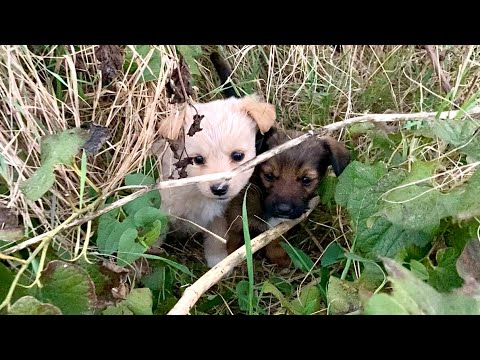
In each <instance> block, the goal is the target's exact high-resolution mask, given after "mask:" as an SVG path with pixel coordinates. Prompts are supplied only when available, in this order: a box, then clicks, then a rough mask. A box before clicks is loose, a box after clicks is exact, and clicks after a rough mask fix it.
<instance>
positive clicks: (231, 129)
mask: <svg viewBox="0 0 480 360" xmlns="http://www.w3.org/2000/svg"><path fill="white" fill-rule="evenodd" d="M194 106H195V108H196V109H197V111H198V114H200V115H204V118H203V119H202V121H201V125H200V127H201V128H202V130H201V131H199V132H197V133H196V134H194V135H193V136H189V135H188V134H187V133H188V130H189V128H190V126H191V125H192V123H193V116H194V115H195V114H196V112H195V109H194V108H193V107H191V106H188V105H187V107H186V108H185V110H184V111H182V112H180V113H178V114H174V115H172V116H171V117H168V118H166V119H164V120H162V123H161V125H160V133H161V135H162V136H163V137H164V138H169V139H178V138H179V137H180V136H181V130H182V128H183V131H184V133H185V149H186V152H187V154H188V156H190V157H195V156H199V155H200V156H203V158H204V159H205V163H204V164H203V165H196V164H194V165H189V166H187V168H186V171H187V173H188V176H189V177H192V176H198V175H204V174H212V173H216V172H223V171H230V170H233V169H234V168H236V167H237V166H239V165H241V164H243V163H245V162H246V161H248V160H251V159H252V158H254V157H255V135H256V132H257V130H258V129H260V131H262V132H266V131H268V130H269V129H270V127H272V125H273V124H274V121H275V107H274V106H273V105H271V104H267V103H265V102H262V101H260V100H259V98H258V97H256V96H248V97H244V98H240V99H237V98H229V99H222V100H215V101H211V102H208V103H199V104H194ZM159 147H160V148H161V146H158V144H157V148H159ZM234 151H237V152H243V153H244V154H245V157H244V159H243V160H242V161H240V162H235V161H233V160H232V158H231V154H232V152H234ZM185 156H187V155H185V154H184V155H183V157H185ZM177 161H178V160H177V159H175V158H174V157H173V152H172V151H171V150H170V149H168V150H167V152H166V153H165V155H164V157H163V161H162V174H163V179H166V178H168V177H169V176H170V175H171V174H172V171H173V170H174V169H175V167H174V166H173V164H174V163H175V162H177ZM252 173H253V169H251V170H249V171H245V172H243V173H241V174H239V175H237V176H236V177H234V178H232V179H231V180H230V181H228V192H227V193H226V194H225V195H223V196H221V197H219V196H216V195H214V194H213V193H212V191H211V190H210V186H211V185H213V184H218V183H220V181H214V182H204V183H198V184H194V185H190V186H184V187H177V188H172V189H165V190H162V191H161V197H162V209H163V210H165V211H166V212H168V213H169V214H171V215H175V216H177V217H181V218H186V219H188V220H190V221H193V222H194V223H196V224H198V225H200V226H202V227H205V228H207V229H209V230H211V231H213V232H215V233H217V234H218V235H220V236H224V235H225V234H220V233H218V231H219V229H220V228H223V227H222V226H217V227H216V228H217V229H216V228H215V224H212V221H213V219H214V218H216V217H217V218H222V217H223V214H224V211H225V209H226V206H227V205H228V203H229V201H230V200H231V199H232V198H233V197H235V196H236V195H237V194H238V193H239V192H240V190H241V189H242V188H243V187H244V186H245V185H246V184H247V183H248V180H249V179H250V176H251V175H252ZM174 177H175V178H178V176H177V174H176V172H175V173H174ZM171 220H172V221H171V224H172V225H173V226H174V227H176V228H177V229H183V230H188V224H187V223H186V222H184V221H181V222H178V221H175V218H173V217H172V218H171ZM195 230H198V228H197V229H195ZM204 249H205V258H206V260H207V265H208V266H209V267H212V266H214V265H216V263H218V262H219V261H220V260H222V259H223V258H224V257H225V256H227V251H226V247H225V245H224V244H222V243H221V242H219V241H218V240H216V239H215V238H214V237H211V236H208V235H207V236H206V239H205V243H204Z"/></svg>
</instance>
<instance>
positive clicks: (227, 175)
mask: <svg viewBox="0 0 480 360" xmlns="http://www.w3.org/2000/svg"><path fill="white" fill-rule="evenodd" d="M460 113H462V114H464V115H468V116H470V115H476V114H480V106H475V107H473V108H472V109H470V110H468V111H465V110H452V111H443V112H441V113H440V114H438V113H437V112H418V113H411V114H367V115H361V116H356V117H353V118H350V119H347V120H343V121H338V122H335V123H332V124H328V125H325V126H323V127H321V128H320V129H319V130H318V131H309V132H308V133H306V134H304V135H301V136H299V137H297V138H294V139H292V140H289V141H287V142H285V143H283V144H281V145H279V146H277V147H275V148H273V149H271V150H268V151H266V152H264V153H262V154H260V155H258V156H256V157H255V158H253V159H252V160H249V161H247V162H246V163H244V164H242V165H240V166H239V167H237V168H235V169H234V170H232V171H227V172H220V173H214V174H207V175H200V176H192V177H191V178H184V179H178V180H165V181H160V182H159V183H157V184H155V185H150V186H138V185H136V186H132V187H131V188H140V190H138V191H136V192H134V193H132V194H130V195H128V196H126V197H124V198H122V199H120V200H117V201H115V202H113V203H111V204H109V205H107V206H105V207H104V208H102V209H100V210H97V211H94V212H91V213H90V214H87V215H85V216H84V217H82V218H80V219H77V220H74V221H72V222H71V223H69V224H67V225H65V227H64V229H68V228H71V227H74V226H77V225H81V224H84V223H86V222H88V221H90V220H93V219H95V218H97V217H99V216H100V215H103V214H105V213H107V212H109V211H111V210H113V209H116V208H119V207H120V206H123V205H125V204H127V203H129V202H130V201H132V200H134V199H136V198H138V197H140V196H142V195H143V194H146V193H147V192H149V191H152V190H160V189H168V188H173V187H180V186H186V185H192V184H197V183H200V182H204V181H216V180H223V181H226V180H230V179H231V178H232V177H234V176H236V175H238V174H239V173H241V172H244V171H247V170H249V169H251V168H253V167H255V166H256V165H258V164H260V163H262V162H264V161H265V160H268V159H270V158H271V157H273V156H275V155H277V154H279V153H281V152H283V151H285V150H288V149H290V148H293V147H294V146H297V145H299V144H301V143H302V142H304V141H305V140H307V139H309V138H311V137H312V136H317V135H319V134H322V133H324V132H328V131H336V130H339V129H342V128H344V127H347V126H349V125H352V124H356V123H362V122H370V121H371V122H389V121H402V120H412V119H425V120H426V119H434V118H436V117H437V114H438V118H440V119H451V118H454V117H456V116H457V115H458V114H460ZM128 188H129V187H126V186H123V187H122V189H128ZM109 195H110V193H109V194H107V195H105V196H104V198H106V196H109ZM44 236H45V234H41V235H38V236H36V237H34V238H32V239H29V240H26V241H24V242H22V243H20V244H18V245H15V246H12V247H11V248H8V249H5V250H4V251H2V253H3V254H10V253H13V252H15V251H18V250H21V249H24V248H26V247H27V246H30V245H33V244H36V243H38V242H40V241H42V239H43V237H44Z"/></svg>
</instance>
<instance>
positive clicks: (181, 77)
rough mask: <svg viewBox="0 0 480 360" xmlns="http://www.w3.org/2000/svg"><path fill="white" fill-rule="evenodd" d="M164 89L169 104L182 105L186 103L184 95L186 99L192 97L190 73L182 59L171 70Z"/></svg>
mask: <svg viewBox="0 0 480 360" xmlns="http://www.w3.org/2000/svg"><path fill="white" fill-rule="evenodd" d="M165 88H166V90H167V95H168V97H169V98H170V103H171V104H178V103H183V102H185V101H187V99H186V98H185V95H187V97H188V96H192V95H193V89H192V86H191V85H190V71H189V70H188V67H187V65H186V63H185V60H183V57H181V58H180V61H179V63H178V66H177V67H176V68H175V69H174V70H173V73H172V75H171V76H170V79H169V80H168V82H167V84H166V86H165Z"/></svg>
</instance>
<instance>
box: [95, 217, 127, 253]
mask: <svg viewBox="0 0 480 360" xmlns="http://www.w3.org/2000/svg"><path fill="white" fill-rule="evenodd" d="M110 220H111V219H110ZM110 220H106V223H107V225H106V227H105V229H104V230H103V231H102V233H101V235H102V237H101V238H100V240H101V242H100V243H98V240H97V246H98V250H99V251H100V252H102V253H105V254H113V253H114V252H115V251H119V249H120V238H121V237H122V235H123V234H124V233H125V232H126V231H127V230H135V231H136V228H135V222H134V221H133V217H132V216H129V217H127V218H126V219H125V220H123V221H122V222H119V221H116V220H115V222H113V223H112V222H111V221H110ZM99 226H100V225H99ZM100 229H101V228H100ZM107 232H109V233H107ZM107 234H108V235H107ZM99 236H100V234H99Z"/></svg>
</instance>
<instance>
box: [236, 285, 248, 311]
mask: <svg viewBox="0 0 480 360" xmlns="http://www.w3.org/2000/svg"><path fill="white" fill-rule="evenodd" d="M235 292H236V294H237V299H238V306H239V307H240V310H242V311H248V309H249V303H250V299H249V284H248V281H246V280H241V281H240V282H239V283H238V284H237V286H236V288H235Z"/></svg>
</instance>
